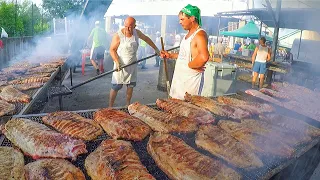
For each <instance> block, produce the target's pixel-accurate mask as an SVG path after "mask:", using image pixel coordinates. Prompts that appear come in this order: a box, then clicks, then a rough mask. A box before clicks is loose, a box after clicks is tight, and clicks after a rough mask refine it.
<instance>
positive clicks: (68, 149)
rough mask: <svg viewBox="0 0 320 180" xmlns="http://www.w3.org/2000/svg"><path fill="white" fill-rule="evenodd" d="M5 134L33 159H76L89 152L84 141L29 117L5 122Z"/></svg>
mask: <svg viewBox="0 0 320 180" xmlns="http://www.w3.org/2000/svg"><path fill="white" fill-rule="evenodd" d="M4 135H5V136H6V137H7V138H8V139H9V140H10V141H11V142H12V143H13V144H14V145H15V146H17V147H19V148H20V149H21V150H22V151H23V152H24V153H25V154H26V155H29V156H32V158H33V159H38V158H42V157H52V158H72V159H74V160H75V159H76V157H77V156H78V155H79V154H84V153H87V150H86V145H85V144H84V142H83V141H81V140H77V139H73V138H71V137H69V136H67V135H64V134H61V133H58V132H56V131H53V130H51V129H50V128H48V127H47V126H45V125H43V124H39V123H37V122H34V121H32V120H29V119H22V118H19V119H11V120H10V121H8V122H7V123H6V124H5V129H4Z"/></svg>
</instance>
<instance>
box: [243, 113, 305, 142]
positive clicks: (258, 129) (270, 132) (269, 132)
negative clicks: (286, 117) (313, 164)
mask: <svg viewBox="0 0 320 180" xmlns="http://www.w3.org/2000/svg"><path fill="white" fill-rule="evenodd" d="M239 125H243V126H246V127H248V128H250V129H251V130H252V131H253V132H255V133H257V134H261V135H263V136H268V137H269V138H270V139H277V140H279V141H281V142H283V143H285V144H287V145H289V146H291V147H294V146H296V145H300V144H303V143H307V142H309V141H311V137H310V136H308V135H305V134H302V133H301V132H295V131H290V130H288V129H283V128H280V127H278V126H274V125H272V124H268V123H266V122H263V121H256V120H253V119H244V120H241V123H240V124H239Z"/></svg>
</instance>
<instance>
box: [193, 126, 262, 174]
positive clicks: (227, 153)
mask: <svg viewBox="0 0 320 180" xmlns="http://www.w3.org/2000/svg"><path fill="white" fill-rule="evenodd" d="M196 144H197V146H198V147H200V148H202V149H205V150H207V151H209V152H210V153H212V154H213V155H215V156H217V157H219V158H222V159H224V160H225V161H227V162H228V163H230V164H232V165H234V166H236V167H239V168H245V169H253V168H260V167H262V166H263V163H262V162H261V160H260V159H259V158H258V157H257V156H256V155H255V154H254V153H253V150H251V149H250V148H248V147H246V146H244V145H243V144H242V143H240V142H239V141H237V140H236V139H234V138H233V137H232V136H231V135H230V134H228V133H227V132H226V131H224V130H222V129H220V128H219V127H217V126H213V125H203V126H201V127H200V128H199V131H198V132H197V135H196Z"/></svg>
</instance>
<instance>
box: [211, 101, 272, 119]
mask: <svg viewBox="0 0 320 180" xmlns="http://www.w3.org/2000/svg"><path fill="white" fill-rule="evenodd" d="M217 101H218V102H219V103H221V104H226V105H230V106H234V107H238V108H241V109H246V110H248V111H250V112H251V113H252V114H258V115H259V114H262V113H265V112H272V111H274V108H273V107H272V106H270V105H269V104H265V103H257V102H248V101H244V100H240V99H236V98H232V97H228V96H219V97H218V98H217Z"/></svg>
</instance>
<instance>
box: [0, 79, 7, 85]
mask: <svg viewBox="0 0 320 180" xmlns="http://www.w3.org/2000/svg"><path fill="white" fill-rule="evenodd" d="M6 85H8V81H7V80H5V81H3V80H0V86H6Z"/></svg>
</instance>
